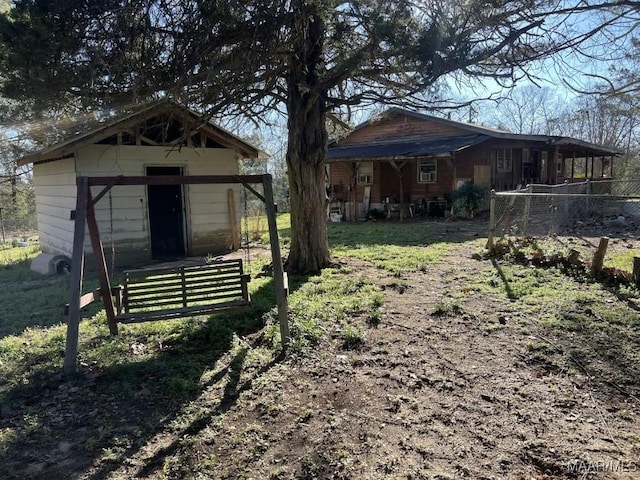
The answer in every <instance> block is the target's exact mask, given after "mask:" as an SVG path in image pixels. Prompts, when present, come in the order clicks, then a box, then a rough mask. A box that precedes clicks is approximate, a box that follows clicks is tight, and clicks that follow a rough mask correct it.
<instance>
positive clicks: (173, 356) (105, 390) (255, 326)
mask: <svg viewBox="0 0 640 480" xmlns="http://www.w3.org/2000/svg"><path fill="white" fill-rule="evenodd" d="M296 280H298V279H296ZM296 280H294V281H292V282H291V284H290V288H291V289H292V290H295V289H296V288H297V287H298V286H299V285H301V283H302V282H301V281H296ZM274 305H275V289H274V282H273V279H271V280H269V281H268V282H267V283H265V284H263V285H262V286H261V287H259V288H258V290H257V291H254V292H252V306H251V307H250V308H248V309H246V310H244V311H233V312H226V313H221V314H217V315H215V316H212V317H210V318H209V319H208V320H206V321H205V322H198V321H197V320H196V321H190V322H189V321H184V320H181V321H182V322H185V323H184V328H182V329H180V330H178V331H177V332H176V333H172V334H170V335H169V336H168V337H164V336H163V334H162V333H161V332H160V333H158V336H157V338H156V339H155V342H156V346H157V347H156V348H155V350H154V352H153V353H154V354H153V355H151V356H150V355H140V356H141V357H142V358H143V359H142V360H140V361H136V356H135V354H132V355H130V356H129V355H128V356H127V357H126V358H123V359H122V361H121V362H115V363H114V364H112V365H110V366H108V367H102V366H99V365H88V366H85V367H84V370H83V372H82V373H80V374H79V375H78V376H77V378H75V379H73V380H72V381H69V382H62V381H60V380H59V379H55V380H50V381H48V382H43V383H36V382H31V381H30V380H29V379H25V382H24V383H23V384H22V385H19V386H17V387H15V388H14V389H13V390H12V391H11V392H9V393H8V395H7V397H6V398H8V399H10V402H11V405H12V408H11V409H10V411H9V410H5V412H3V413H4V414H6V415H4V414H3V415H2V417H0V431H2V430H1V428H7V429H11V430H12V431H13V432H14V434H13V435H12V436H11V437H5V439H3V440H4V445H3V450H2V451H0V458H1V459H2V461H1V462H0V477H2V478H7V479H24V478H32V479H50V478H60V479H64V478H77V477H79V476H83V477H84V478H91V479H95V480H99V479H105V478H107V477H108V476H109V474H110V473H111V472H113V471H115V470H116V469H118V468H119V467H121V466H122V464H126V462H127V460H128V459H129V458H131V457H132V456H134V454H135V455H136V456H137V457H140V451H141V450H142V449H148V448H157V450H156V451H155V452H150V453H149V455H148V458H149V460H148V461H146V462H145V465H131V466H130V467H131V470H136V471H138V472H139V474H141V475H142V474H147V473H150V472H152V471H155V470H157V469H159V468H162V467H163V462H164V459H165V458H166V456H167V455H171V453H172V452H173V451H175V449H177V448H179V439H180V438H182V437H183V436H184V435H190V434H192V433H194V432H197V431H199V430H200V429H202V428H204V427H205V426H206V425H208V424H209V422H211V421H212V420H213V419H215V417H217V416H219V415H222V414H223V413H224V412H225V411H227V410H228V409H229V408H231V407H232V406H233V405H234V404H235V402H236V401H237V399H238V396H239V395H240V394H241V393H242V392H244V391H246V390H248V389H250V388H251V385H252V382H253V380H254V379H256V378H258V377H260V376H261V375H262V374H264V373H265V372H266V371H268V370H269V369H270V368H272V367H273V366H274V365H275V364H277V363H278V362H279V361H280V360H281V359H282V357H281V356H280V353H279V347H275V348H274V346H273V344H272V342H271V341H268V340H267V339H265V318H264V317H265V314H266V313H267V312H269V311H270V310H271V309H272V308H273V306H274ZM238 338H245V339H246V340H241V341H238ZM140 340H141V342H140V344H141V345H144V344H143V339H140ZM145 340H148V339H145ZM112 341H118V340H117V337H110V336H108V335H107V334H106V333H105V336H104V337H103V338H92V339H90V340H89V341H88V342H87V341H85V343H84V344H82V345H81V346H80V355H81V358H82V352H83V350H85V351H86V350H87V349H89V348H93V349H97V348H101V345H105V344H108V343H109V342H112ZM135 341H136V339H135V338H133V339H132V345H131V348H132V349H135ZM147 345H149V343H148V342H147ZM260 346H263V347H264V351H265V352H267V353H266V355H270V356H271V358H270V359H265V361H264V362H263V365H262V366H261V367H260V368H258V369H256V370H254V371H252V372H251V375H250V377H249V378H246V379H242V380H241V377H240V372H241V371H242V368H243V365H244V364H245V361H246V358H247V354H248V352H249V351H250V350H252V349H254V348H257V347H260ZM212 389H213V390H222V393H221V394H219V393H220V392H218V395H213V396H211V398H216V399H217V400H216V402H217V403H213V402H212V401H211V400H207V401H206V402H204V405H203V406H202V408H201V410H199V411H192V410H191V409H190V407H191V406H193V405H195V404H197V403H198V401H199V399H200V398H201V397H202V396H203V394H205V393H206V392H208V391H210V390H212ZM207 402H212V404H210V403H207ZM167 431H169V432H170V434H169V435H167V434H166V432H167ZM167 438H171V439H172V440H171V441H167V440H166V439H167ZM175 439H178V440H175ZM145 453H146V452H145ZM143 456H145V455H143Z"/></svg>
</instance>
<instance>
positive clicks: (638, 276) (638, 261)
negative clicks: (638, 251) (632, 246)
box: [633, 257, 640, 288]
mask: <svg viewBox="0 0 640 480" xmlns="http://www.w3.org/2000/svg"><path fill="white" fill-rule="evenodd" d="M633 284H634V285H635V286H636V288H640V257H633Z"/></svg>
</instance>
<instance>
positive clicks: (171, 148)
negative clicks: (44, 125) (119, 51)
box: [19, 101, 259, 266]
mask: <svg viewBox="0 0 640 480" xmlns="http://www.w3.org/2000/svg"><path fill="white" fill-rule="evenodd" d="M96 122H97V120H95V119H93V121H92V122H87V121H86V120H85V121H84V124H82V123H77V124H75V125H74V126H73V129H72V130H70V131H71V132H72V133H73V135H69V136H68V137H67V138H66V139H64V140H63V141H61V142H59V143H56V144H55V145H53V146H51V147H48V148H46V149H44V150H41V151H39V152H37V153H34V154H32V155H29V156H27V157H24V158H22V159H21V160H20V162H19V165H25V164H28V163H32V164H33V179H34V186H35V196H36V212H37V216H38V232H39V235H40V245H41V248H42V251H43V253H44V254H45V255H43V257H44V258H45V261H49V262H50V264H51V259H52V258H54V257H55V256H64V257H68V258H71V256H72V250H73V248H72V247H73V230H74V221H73V220H72V218H73V215H72V211H73V210H74V208H75V206H76V178H77V177H79V176H115V175H124V176H140V175H234V174H238V173H239V160H240V159H242V158H256V157H257V156H258V154H259V150H258V149H257V148H256V147H254V146H252V145H250V144H248V143H246V142H245V141H243V140H241V139H240V138H238V137H236V136H234V135H232V134H231V133H229V132H228V131H226V130H224V129H222V128H220V127H217V126H215V125H213V124H212V123H210V122H207V121H204V120H203V119H202V116H201V115H199V114H197V113H195V112H193V111H191V110H189V109H186V108H184V107H182V106H180V105H178V104H176V103H174V102H171V101H163V102H159V103H155V104H152V105H148V106H145V107H143V108H140V109H138V110H136V111H129V112H127V113H123V114H119V115H115V116H110V117H109V118H108V119H107V120H104V121H101V122H99V123H98V126H96ZM79 127H84V131H81V132H78V128H79ZM67 131H69V130H68V129H67ZM240 188H241V187H240V186H239V185H238V184H234V185H219V184H218V185H215V184H206V185H151V186H148V187H145V186H114V187H113V188H112V189H111V191H110V193H109V194H108V195H107V196H105V197H104V198H103V199H101V200H100V201H99V202H98V203H97V204H96V207H95V211H96V217H97V221H98V228H99V230H100V236H101V239H102V241H103V243H104V247H105V254H106V256H107V262H109V263H111V262H112V260H111V258H110V256H111V252H112V251H114V252H115V253H114V259H115V260H114V261H113V264H114V265H117V266H126V265H133V264H137V263H145V262H148V261H151V260H162V259H167V258H177V257H183V256H191V255H207V254H216V253H222V252H226V251H229V250H231V249H232V248H233V246H234V245H238V244H239V240H240V238H239V236H240V233H239V232H238V229H237V228H234V226H235V225H239V224H240V222H239V217H240V213H241V212H240V205H241V203H240ZM100 190H101V188H97V187H94V188H92V195H93V196H96V195H97V194H98V193H99V191H100ZM234 205H235V207H234ZM233 217H235V218H233ZM85 252H86V253H89V252H91V245H90V242H89V239H88V236H87V238H86V240H85ZM87 258H88V259H89V258H92V257H91V256H88V257H87Z"/></svg>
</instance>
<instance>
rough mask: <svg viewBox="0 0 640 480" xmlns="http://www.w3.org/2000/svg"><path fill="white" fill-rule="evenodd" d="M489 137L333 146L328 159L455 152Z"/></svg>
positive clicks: (477, 136) (443, 138)
mask: <svg viewBox="0 0 640 480" xmlns="http://www.w3.org/2000/svg"><path fill="white" fill-rule="evenodd" d="M488 139H489V136H487V135H481V134H479V135H468V136H463V137H442V138H438V139H436V140H433V139H429V140H424V141H420V140H416V139H412V140H410V141H405V142H389V143H382V142H378V143H370V144H358V145H349V146H344V147H332V148H329V151H328V152H327V160H333V159H346V158H351V159H355V158H368V159H370V158H376V157H415V156H425V155H440V154H446V153H454V152H458V151H460V150H464V149H465V148H469V147H471V146H473V145H477V144H479V143H482V142H484V141H486V140H488Z"/></svg>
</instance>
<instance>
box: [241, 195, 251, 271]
mask: <svg viewBox="0 0 640 480" xmlns="http://www.w3.org/2000/svg"><path fill="white" fill-rule="evenodd" d="M242 194H243V203H244V242H243V243H244V260H245V264H246V265H247V270H249V266H250V265H251V254H250V250H249V206H248V203H249V199H248V195H247V189H246V188H245V187H242Z"/></svg>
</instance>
